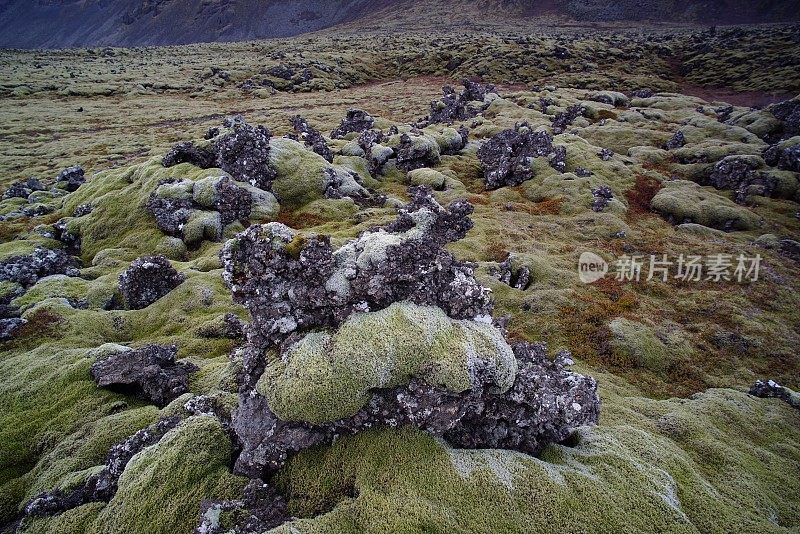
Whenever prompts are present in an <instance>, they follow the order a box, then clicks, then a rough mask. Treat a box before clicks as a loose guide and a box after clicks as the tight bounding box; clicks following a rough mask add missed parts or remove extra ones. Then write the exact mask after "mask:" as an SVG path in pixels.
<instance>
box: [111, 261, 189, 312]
mask: <svg viewBox="0 0 800 534" xmlns="http://www.w3.org/2000/svg"><path fill="white" fill-rule="evenodd" d="M185 278H186V277H185V276H184V275H183V274H181V273H179V272H178V271H176V270H175V268H174V267H173V266H172V264H170V262H169V260H168V259H167V258H165V257H164V256H142V257H141V258H138V259H136V260H134V261H133V262H132V263H131V265H130V267H128V268H127V269H126V270H125V271H123V272H122V274H120V275H119V290H120V293H122V297H123V298H124V299H125V302H126V304H127V305H128V307H129V308H130V309H133V310H139V309H142V308H146V307H147V306H149V305H150V304H152V303H154V302H155V301H157V300H158V299H160V298H161V297H163V296H164V295H166V294H167V293H169V292H170V291H172V290H173V289H175V288H176V287H178V286H179V285H181V283H183V281H184V280H185Z"/></svg>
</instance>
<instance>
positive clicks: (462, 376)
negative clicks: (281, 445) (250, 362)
mask: <svg viewBox="0 0 800 534" xmlns="http://www.w3.org/2000/svg"><path fill="white" fill-rule="evenodd" d="M484 365H485V366H486V367H487V368H488V369H490V370H491V371H492V373H493V375H494V376H495V380H496V383H497V386H498V388H500V389H506V388H508V387H510V386H511V384H512V382H513V380H514V376H515V374H516V360H515V359H514V356H513V354H512V353H511V349H510V347H509V346H508V345H507V344H506V342H505V341H504V340H503V339H502V336H501V335H500V333H499V331H498V330H497V329H496V328H494V327H493V326H491V325H489V324H485V323H478V322H475V321H454V320H451V319H449V318H448V317H447V316H446V315H445V314H444V312H442V311H441V310H440V309H438V308H431V307H420V306H416V305H413V304H410V303H395V304H392V305H391V306H389V307H388V308H386V309H384V310H380V311H377V312H372V313H364V314H358V315H354V316H352V317H351V318H349V319H348V320H347V321H346V322H345V323H343V324H342V325H341V327H340V328H339V330H337V331H336V332H335V333H334V334H329V333H327V332H317V333H311V334H307V335H306V336H305V337H304V338H303V339H302V340H300V341H299V342H297V344H295V345H294V346H292V348H291V349H290V350H289V351H288V352H287V353H286V354H285V355H284V357H282V358H273V360H272V361H271V362H270V363H269V364H268V366H267V370H266V371H265V373H264V375H263V376H262V377H261V379H260V380H259V382H258V385H257V389H258V391H259V392H260V393H261V394H262V395H264V396H266V397H267V399H268V401H269V405H270V408H272V410H273V411H275V413H276V414H278V416H279V417H281V418H282V419H286V420H295V421H296V420H300V421H308V422H312V423H321V422H324V421H333V420H335V419H339V418H341V417H346V416H349V415H352V414H353V413H355V412H356V411H358V409H359V408H361V406H363V405H364V403H365V402H366V401H367V400H368V399H369V390H370V389H372V388H390V387H394V386H398V385H401V384H404V383H406V382H408V380H409V379H410V378H411V377H418V378H423V379H425V380H426V381H427V382H428V383H431V384H437V385H441V386H444V387H446V388H448V389H450V390H452V391H463V390H465V389H468V388H469V387H471V386H472V384H473V373H474V371H475V369H476V368H478V367H482V366H484Z"/></svg>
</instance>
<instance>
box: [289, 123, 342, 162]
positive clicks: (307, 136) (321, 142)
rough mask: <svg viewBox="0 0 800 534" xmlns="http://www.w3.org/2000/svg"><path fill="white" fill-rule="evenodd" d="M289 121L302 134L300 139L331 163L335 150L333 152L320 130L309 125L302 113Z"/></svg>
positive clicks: (298, 133)
mask: <svg viewBox="0 0 800 534" xmlns="http://www.w3.org/2000/svg"><path fill="white" fill-rule="evenodd" d="M289 122H291V123H292V127H293V128H294V131H295V132H297V135H299V136H300V139H301V140H302V141H303V142H304V143H305V145H306V146H307V147H309V148H310V149H311V150H313V151H314V152H316V153H317V154H319V155H320V156H322V157H323V158H325V161H327V162H329V163H330V162H332V161H333V152H331V149H330V147H329V146H328V143H327V142H326V141H325V138H324V137H323V136H322V134H321V133H319V131H318V130H315V129H314V128H312V127H311V126H309V124H308V121H306V120H305V119H304V118H303V117H301V116H300V115H295V116H294V117H292V118H291V119H290V121H289Z"/></svg>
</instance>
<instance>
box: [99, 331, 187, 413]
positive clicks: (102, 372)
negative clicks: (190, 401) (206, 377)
mask: <svg viewBox="0 0 800 534" xmlns="http://www.w3.org/2000/svg"><path fill="white" fill-rule="evenodd" d="M177 352H178V349H177V347H175V346H174V345H171V346H160V345H148V346H146V347H142V348H140V349H136V350H119V351H116V352H113V353H112V354H110V355H109V356H107V357H104V358H102V359H100V360H98V361H96V362H95V363H94V364H92V369H91V373H92V378H94V380H95V382H97V385H98V386H100V387H107V388H111V389H117V390H121V391H132V392H135V393H136V394H137V395H140V396H141V397H142V398H144V399H146V400H148V401H150V402H153V403H155V404H156V405H158V406H165V405H166V404H167V403H169V402H170V401H172V400H174V399H176V398H177V397H178V396H180V395H182V394H183V393H186V392H187V391H188V390H189V382H188V379H189V373H190V372H192V371H194V370H196V368H195V367H194V366H192V365H190V364H183V363H180V362H176V361H175V357H176V355H177Z"/></svg>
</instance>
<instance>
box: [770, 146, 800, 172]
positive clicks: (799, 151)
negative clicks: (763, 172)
mask: <svg viewBox="0 0 800 534" xmlns="http://www.w3.org/2000/svg"><path fill="white" fill-rule="evenodd" d="M764 161H765V162H766V164H767V165H770V166H772V167H778V168H779V169H783V170H786V171H794V172H800V143H797V144H794V145H788V146H783V145H782V144H776V145H772V146H770V147H769V148H767V149H765V150H764Z"/></svg>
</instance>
